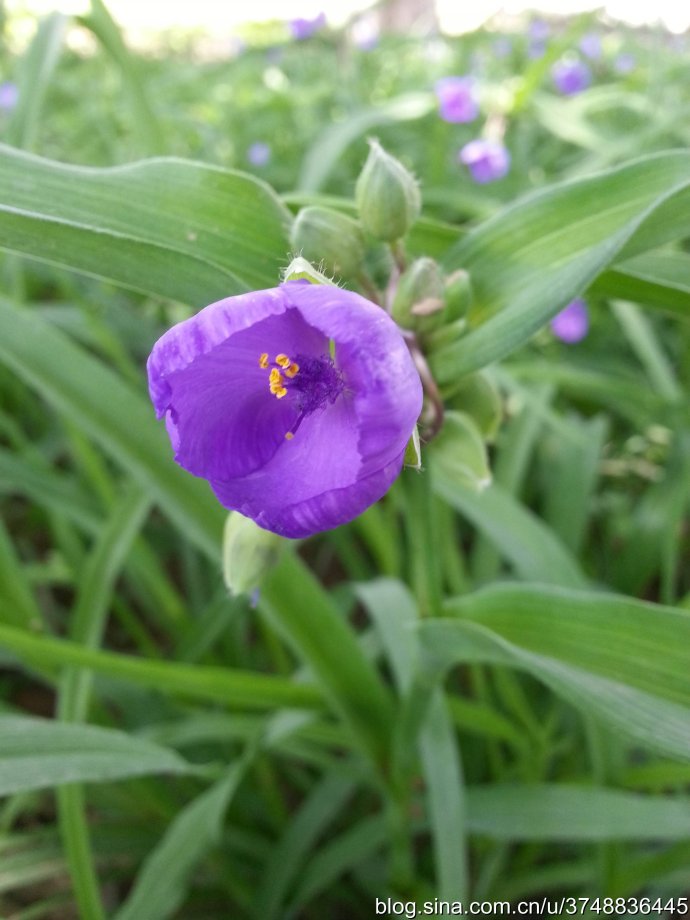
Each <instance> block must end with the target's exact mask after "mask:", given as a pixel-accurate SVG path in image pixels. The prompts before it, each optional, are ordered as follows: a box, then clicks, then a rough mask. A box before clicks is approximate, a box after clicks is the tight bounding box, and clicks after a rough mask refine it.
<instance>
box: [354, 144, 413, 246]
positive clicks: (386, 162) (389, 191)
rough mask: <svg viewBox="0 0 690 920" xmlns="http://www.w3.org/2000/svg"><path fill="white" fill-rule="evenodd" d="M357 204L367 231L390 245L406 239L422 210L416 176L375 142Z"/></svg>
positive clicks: (357, 191)
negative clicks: (403, 238)
mask: <svg viewBox="0 0 690 920" xmlns="http://www.w3.org/2000/svg"><path fill="white" fill-rule="evenodd" d="M355 200H356V202H357V208H358V209H359V217H360V220H361V222H362V226H363V227H364V229H365V230H366V231H367V232H368V233H370V234H371V235H372V236H373V237H376V239H378V240H383V241H384V242H387V243H392V242H395V241H396V240H399V239H402V237H404V236H405V234H406V233H407V231H408V230H409V229H410V227H411V226H412V224H413V223H414V222H415V220H416V219H417V217H418V216H419V212H420V210H421V197H420V194H419V186H418V185H417V181H416V180H415V178H414V176H412V175H411V174H410V173H409V172H408V171H407V170H406V169H405V167H404V166H403V165H402V163H400V162H399V161H398V160H396V159H395V158H394V157H392V156H390V154H388V153H386V151H385V150H384V149H383V147H381V145H380V144H379V143H378V142H377V141H373V140H372V141H369V156H368V158H367V161H366V163H365V164H364V169H363V170H362V172H361V173H360V175H359V179H357V185H356V187H355Z"/></svg>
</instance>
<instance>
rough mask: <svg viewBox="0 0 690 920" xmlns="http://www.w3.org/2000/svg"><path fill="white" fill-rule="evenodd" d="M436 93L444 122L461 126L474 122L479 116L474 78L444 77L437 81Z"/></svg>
mask: <svg viewBox="0 0 690 920" xmlns="http://www.w3.org/2000/svg"><path fill="white" fill-rule="evenodd" d="M434 92H435V93H436V97H437V99H438V103H439V108H440V114H441V118H442V119H443V120H444V121H449V122H451V123H453V124H460V123H463V122H468V121H474V119H475V118H476V117H477V115H478V114H479V106H478V105H477V98H476V87H475V82H474V80H473V79H472V77H443V78H442V79H441V80H437V81H436V85H435V86H434Z"/></svg>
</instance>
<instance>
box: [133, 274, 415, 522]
mask: <svg viewBox="0 0 690 920" xmlns="http://www.w3.org/2000/svg"><path fill="white" fill-rule="evenodd" d="M332 344H333V348H334V350H333V348H332V347H331V345H332ZM148 376H149V392H150V394H151V399H152V401H153V404H154V407H155V409H156V414H157V416H158V418H165V422H166V427H167V430H168V435H169V437H170V441H171V443H172V447H173V450H174V452H175V460H176V461H177V463H179V464H180V466H182V467H183V468H184V469H185V470H187V471H188V472H190V473H192V474H193V475H195V476H200V477H203V478H204V479H207V480H208V481H209V483H210V485H211V488H212V489H213V491H214V492H215V494H216V496H217V498H218V500H219V501H220V502H221V504H222V505H224V506H225V507H226V508H230V509H231V510H234V511H239V512H240V513H241V514H244V515H246V516H247V517H249V518H252V520H254V521H256V523H257V524H259V525H260V526H261V527H264V528H266V529H267V530H272V531H273V532H274V533H277V534H280V535H282V536H286V537H295V538H296V537H307V536H309V535H311V534H314V533H318V532H319V531H322V530H328V529H330V528H332V527H337V526H338V525H340V524H344V523H346V522H347V521H351V520H352V519H353V518H354V517H356V516H357V515H358V514H361V513H362V511H364V510H365V509H366V508H368V507H369V505H371V504H373V503H374V502H375V501H378V499H379V498H381V496H382V495H383V494H384V493H385V492H386V491H387V490H388V488H389V486H390V485H391V483H392V482H393V480H394V479H395V478H396V477H397V476H398V474H399V473H400V470H401V469H402V465H403V456H404V453H405V447H406V445H407V442H408V440H409V438H410V437H411V435H412V432H413V430H414V427H415V424H416V422H417V418H418V417H419V413H420V412H421V409H422V385H421V381H420V379H419V374H418V373H417V370H416V369H415V366H414V363H413V361H412V358H411V357H410V353H409V351H408V348H407V345H406V344H405V342H404V340H403V338H402V336H401V334H400V331H399V329H398V327H397V326H396V325H395V323H394V322H393V320H392V319H390V317H389V316H388V315H387V314H386V313H385V312H384V311H383V310H382V309H381V308H380V307H377V306H375V305H374V304H373V303H370V302H369V301H368V300H365V299H364V298H363V297H360V296H359V294H354V293H352V292H351V291H345V290H342V289H341V288H338V287H335V286H331V285H314V284H310V283H309V282H306V281H288V282H286V283H284V284H281V285H280V286H279V287H277V288H273V289H271V290H265V291H253V292H252V293H248V294H240V295H239V296H237V297H229V298H227V299H225V300H221V301H218V302H217V303H214V304H211V305H210V306H208V307H206V308H205V309H203V310H201V312H199V313H197V314H196V315H195V316H192V317H191V318H190V319H188V320H185V321H184V322H182V323H178V324H177V325H176V326H173V328H172V329H169V330H168V331H167V332H166V333H165V334H164V335H163V336H162V337H161V338H160V339H159V340H158V341H157V342H156V344H155V345H154V347H153V351H152V352H151V355H150V357H149V360H148Z"/></svg>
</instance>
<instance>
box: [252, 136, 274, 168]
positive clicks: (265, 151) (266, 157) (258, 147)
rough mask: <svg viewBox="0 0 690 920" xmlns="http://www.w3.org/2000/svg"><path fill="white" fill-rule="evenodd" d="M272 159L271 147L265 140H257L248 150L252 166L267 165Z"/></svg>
mask: <svg viewBox="0 0 690 920" xmlns="http://www.w3.org/2000/svg"><path fill="white" fill-rule="evenodd" d="M270 159H271V148H270V147H269V146H268V144H264V142H263V141H255V142H254V143H253V144H251V145H250V146H249V149H248V150H247V160H248V161H249V162H250V163H251V164H252V166H266V164H267V163H268V162H269V161H270Z"/></svg>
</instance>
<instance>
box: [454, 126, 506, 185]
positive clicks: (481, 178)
mask: <svg viewBox="0 0 690 920" xmlns="http://www.w3.org/2000/svg"><path fill="white" fill-rule="evenodd" d="M458 160H459V161H460V162H461V163H464V164H465V166H467V168H468V169H469V171H470V175H471V176H472V178H473V179H474V181H475V182H479V183H480V184H482V185H484V184H485V183H487V182H494V181H495V180H496V179H502V178H503V176H505V175H507V173H508V170H509V169H510V154H509V153H508V151H507V150H506V148H505V147H504V146H503V144H500V143H498V142H497V141H489V140H484V139H483V138H477V139H476V140H473V141H470V142H469V144H465V146H464V147H463V148H462V149H461V150H460V152H459V154H458Z"/></svg>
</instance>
